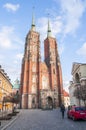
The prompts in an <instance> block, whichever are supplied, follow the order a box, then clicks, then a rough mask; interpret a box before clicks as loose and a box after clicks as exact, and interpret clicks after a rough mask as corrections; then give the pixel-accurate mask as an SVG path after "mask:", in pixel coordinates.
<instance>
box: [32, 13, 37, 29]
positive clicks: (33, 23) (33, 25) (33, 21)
mask: <svg viewBox="0 0 86 130" xmlns="http://www.w3.org/2000/svg"><path fill="white" fill-rule="evenodd" d="M31 30H32V31H35V30H36V29H35V20H34V13H32V25H31Z"/></svg>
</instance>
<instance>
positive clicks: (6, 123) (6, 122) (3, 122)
mask: <svg viewBox="0 0 86 130" xmlns="http://www.w3.org/2000/svg"><path fill="white" fill-rule="evenodd" d="M18 111H19V113H18V114H17V115H16V116H12V118H11V119H10V120H0V122H1V126H0V130H4V129H6V127H8V126H9V125H11V124H12V123H13V122H14V121H15V120H16V119H17V118H18V117H19V115H20V113H21V111H20V110H18Z"/></svg>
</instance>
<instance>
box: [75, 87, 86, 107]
mask: <svg viewBox="0 0 86 130" xmlns="http://www.w3.org/2000/svg"><path fill="white" fill-rule="evenodd" d="M74 96H75V97H76V98H77V99H78V100H79V105H80V101H81V100H82V101H83V102H84V105H85V106H86V85H81V86H80V87H79V88H76V89H75V91H74Z"/></svg>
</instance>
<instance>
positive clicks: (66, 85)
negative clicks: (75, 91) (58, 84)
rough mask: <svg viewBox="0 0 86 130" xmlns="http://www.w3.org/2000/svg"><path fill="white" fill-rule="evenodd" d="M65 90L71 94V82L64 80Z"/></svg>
mask: <svg viewBox="0 0 86 130" xmlns="http://www.w3.org/2000/svg"><path fill="white" fill-rule="evenodd" d="M63 88H64V89H65V90H66V91H67V92H69V80H67V79H66V80H63Z"/></svg>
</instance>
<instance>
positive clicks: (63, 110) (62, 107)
mask: <svg viewBox="0 0 86 130" xmlns="http://www.w3.org/2000/svg"><path fill="white" fill-rule="evenodd" d="M60 109H61V113H62V119H64V112H65V106H64V104H62V105H61V107H60Z"/></svg>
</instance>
